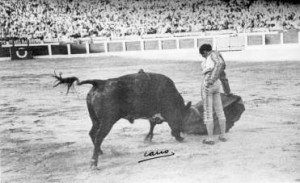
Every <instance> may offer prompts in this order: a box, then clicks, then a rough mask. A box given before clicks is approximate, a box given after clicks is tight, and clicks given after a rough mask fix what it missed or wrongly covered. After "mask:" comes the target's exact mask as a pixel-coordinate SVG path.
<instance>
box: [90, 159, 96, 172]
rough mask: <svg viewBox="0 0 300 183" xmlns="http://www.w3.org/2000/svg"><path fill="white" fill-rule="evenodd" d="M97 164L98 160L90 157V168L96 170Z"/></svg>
mask: <svg viewBox="0 0 300 183" xmlns="http://www.w3.org/2000/svg"><path fill="white" fill-rule="evenodd" d="M97 164H98V161H96V160H94V159H92V160H91V164H90V167H91V169H92V170H96V169H97Z"/></svg>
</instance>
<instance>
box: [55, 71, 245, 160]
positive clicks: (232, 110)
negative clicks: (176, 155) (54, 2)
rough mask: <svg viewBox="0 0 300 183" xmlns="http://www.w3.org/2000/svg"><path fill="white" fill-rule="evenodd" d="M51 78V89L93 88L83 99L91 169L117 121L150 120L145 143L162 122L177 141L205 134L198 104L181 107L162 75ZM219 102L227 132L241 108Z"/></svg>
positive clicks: (236, 100)
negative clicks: (61, 86) (53, 81)
mask: <svg viewBox="0 0 300 183" xmlns="http://www.w3.org/2000/svg"><path fill="white" fill-rule="evenodd" d="M53 76H54V77H55V78H56V79H57V82H58V83H57V84H56V85H55V86H57V85H59V84H66V85H67V86H68V91H69V88H70V87H71V86H72V84H73V83H74V82H75V81H76V82H77V85H82V84H91V85H93V87H92V88H91V90H90V91H89V93H88V95H87V99H86V101H87V107H88V111H89V114H90V118H91V120H92V123H93V125H92V128H91V130H90V133H89V134H90V137H91V139H92V142H93V144H94V153H93V157H92V166H97V163H98V155H99V154H102V150H101V144H102V142H103V140H104V138H105V137H106V136H107V134H108V133H109V132H110V130H111V128H112V127H113V125H114V124H115V123H116V122H117V121H118V120H119V119H121V118H124V119H127V120H129V121H130V122H131V123H133V121H134V120H135V119H138V118H147V119H150V124H151V127H150V131H149V133H148V135H147V137H146V139H147V140H151V139H152V136H153V129H154V126H155V125H156V124H157V123H161V122H162V121H166V122H167V123H168V124H169V126H170V128H171V134H172V135H173V136H174V137H175V138H176V140H177V141H182V140H183V138H182V137H181V135H180V132H185V133H189V134H191V133H196V134H206V128H205V125H204V124H203V118H202V112H203V107H202V104H201V102H199V103H198V104H196V105H194V106H191V103H190V102H189V103H188V104H187V105H185V104H184V100H183V98H182V96H181V95H180V93H179V92H178V90H177V89H176V87H175V84H174V82H173V81H172V80H171V79H170V78H168V77H166V76H164V75H162V74H156V73H145V72H144V71H143V70H140V71H139V72H138V73H135V74H129V75H125V76H121V77H118V78H113V79H108V80H85V81H81V82H80V81H79V79H78V78H77V77H68V78H62V77H61V75H60V76H57V75H56V74H54V75H53ZM222 101H223V107H224V111H225V115H226V118H227V122H226V124H227V131H228V130H229V129H230V128H231V127H232V126H233V124H234V122H235V121H237V120H238V119H239V118H240V116H241V114H242V112H243V111H244V105H243V103H242V100H241V98H240V97H239V96H235V95H231V96H229V97H228V96H224V95H222ZM158 114H159V115H158ZM157 116H159V117H157ZM215 121H216V120H215ZM218 130H219V128H218V126H217V125H216V128H215V132H216V133H218Z"/></svg>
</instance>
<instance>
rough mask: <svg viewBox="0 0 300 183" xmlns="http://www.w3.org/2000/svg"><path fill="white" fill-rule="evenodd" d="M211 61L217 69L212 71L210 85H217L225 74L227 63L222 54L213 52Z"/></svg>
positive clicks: (209, 79)
mask: <svg viewBox="0 0 300 183" xmlns="http://www.w3.org/2000/svg"><path fill="white" fill-rule="evenodd" d="M211 59H212V61H213V62H214V63H215V67H214V69H213V70H212V73H211V75H210V77H209V78H208V83H209V84H213V83H215V82H216V81H217V80H218V79H219V78H220V74H221V73H222V72H224V69H225V61H224V59H223V57H222V56H221V55H220V53H218V52H216V51H212V52H211Z"/></svg>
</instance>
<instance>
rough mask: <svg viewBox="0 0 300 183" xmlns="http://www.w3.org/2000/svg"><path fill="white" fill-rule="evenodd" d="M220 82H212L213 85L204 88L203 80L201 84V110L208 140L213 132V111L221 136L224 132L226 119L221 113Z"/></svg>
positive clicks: (222, 112)
mask: <svg viewBox="0 0 300 183" xmlns="http://www.w3.org/2000/svg"><path fill="white" fill-rule="evenodd" d="M220 89H221V82H220V80H219V79H218V80H217V81H216V82H214V84H213V85H210V86H208V87H207V86H205V79H204V80H203V82H202V86H201V95H202V100H203V108H204V115H203V117H204V123H205V124H206V127H207V133H208V136H209V138H212V137H213V131H214V119H213V111H215V112H216V115H217V117H218V121H219V125H220V130H221V136H222V135H224V134H225V130H226V118H225V115H224V111H223V105H222V100H221V95H220Z"/></svg>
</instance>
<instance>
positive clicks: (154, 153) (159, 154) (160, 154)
mask: <svg viewBox="0 0 300 183" xmlns="http://www.w3.org/2000/svg"><path fill="white" fill-rule="evenodd" d="M174 155H175V153H174V152H171V151H169V150H151V151H146V152H145V153H144V157H145V159H143V160H140V161H138V163H142V162H144V161H149V160H153V159H157V158H164V157H168V156H174Z"/></svg>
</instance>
